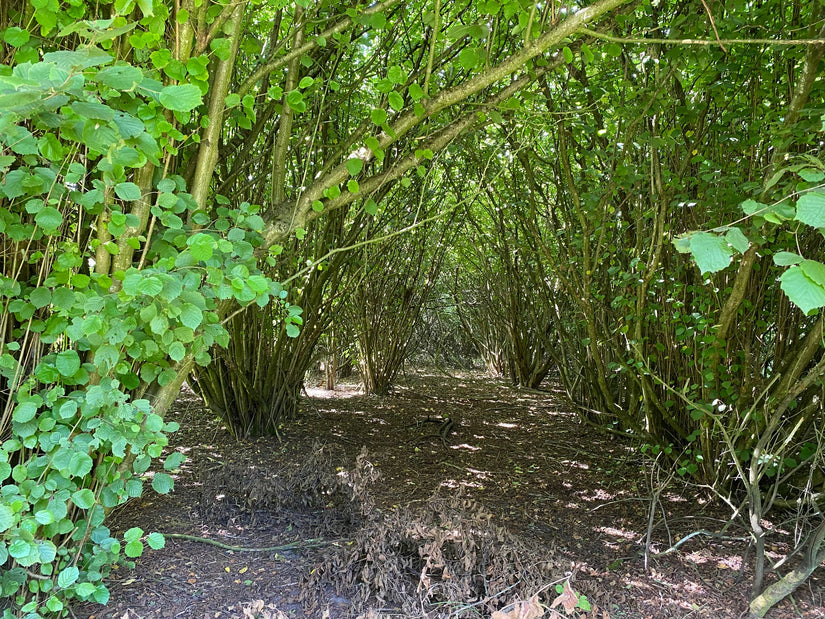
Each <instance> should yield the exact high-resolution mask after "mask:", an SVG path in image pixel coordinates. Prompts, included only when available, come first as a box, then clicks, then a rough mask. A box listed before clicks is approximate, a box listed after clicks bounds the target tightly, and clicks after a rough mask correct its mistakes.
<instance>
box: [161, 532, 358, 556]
mask: <svg viewBox="0 0 825 619" xmlns="http://www.w3.org/2000/svg"><path fill="white" fill-rule="evenodd" d="M163 537H166V538H172V539H183V540H186V541H189V542H199V543H201V544H209V545H210V546H217V547H218V548H223V549H224V550H231V551H233V552H278V551H280V550H295V549H298V548H322V547H323V546H331V545H334V544H337V543H339V542H342V541H346V540H340V539H335V540H330V541H324V540H322V539H321V538H320V537H316V538H313V539H308V540H297V541H294V542H289V543H288V544H281V545H280V546H265V547H262V548H248V547H246V546H230V545H229V544H224V543H223V542H218V541H216V540H214V539H209V538H208V537H198V536H197V535H186V534H184V533H164V534H163Z"/></svg>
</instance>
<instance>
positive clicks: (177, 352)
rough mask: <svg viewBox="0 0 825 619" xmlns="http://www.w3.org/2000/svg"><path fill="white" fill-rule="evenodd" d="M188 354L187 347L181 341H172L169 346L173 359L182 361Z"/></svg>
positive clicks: (170, 355)
mask: <svg viewBox="0 0 825 619" xmlns="http://www.w3.org/2000/svg"><path fill="white" fill-rule="evenodd" d="M185 356H186V347H185V346H184V345H183V344H181V343H180V342H172V344H171V345H170V346H169V357H170V358H171V359H172V361H176V362H177V361H180V360H181V359H183V358H184V357H185Z"/></svg>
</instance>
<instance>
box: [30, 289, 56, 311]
mask: <svg viewBox="0 0 825 619" xmlns="http://www.w3.org/2000/svg"><path fill="white" fill-rule="evenodd" d="M29 302H30V303H31V304H32V305H34V306H35V307H36V308H37V309H40V308H41V307H46V306H47V305H49V303H51V302H52V291H51V290H49V289H48V288H42V287H41V288H35V289H34V290H32V291H31V292H30V293H29Z"/></svg>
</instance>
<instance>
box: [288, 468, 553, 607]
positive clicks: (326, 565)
mask: <svg viewBox="0 0 825 619" xmlns="http://www.w3.org/2000/svg"><path fill="white" fill-rule="evenodd" d="M357 468H358V467H356V470H357ZM362 479H363V477H362ZM362 513H363V515H364V518H363V520H362V525H361V526H360V527H359V528H358V529H357V530H355V531H354V532H353V534H352V535H351V537H352V538H354V541H353V542H352V543H351V544H349V545H348V546H347V547H339V548H334V549H330V550H329V551H328V552H326V553H325V556H324V558H323V560H322V562H321V563H320V565H319V566H318V567H317V568H316V569H315V570H313V571H312V572H311V573H310V574H309V575H308V576H307V579H306V583H305V587H304V603H305V605H306V606H307V608H308V609H309V610H310V611H311V610H313V609H315V608H317V606H318V605H319V604H320V602H321V600H320V599H319V597H318V595H319V592H323V591H325V590H327V589H328V588H329V587H332V588H334V589H335V591H336V592H337V593H339V594H346V595H348V596H351V600H352V609H353V612H362V611H363V609H365V608H366V607H367V606H368V605H369V604H370V603H372V602H375V601H377V603H378V604H379V605H381V606H383V607H387V608H391V609H393V610H394V611H395V612H400V613H402V614H403V615H404V616H407V617H422V616H426V617H447V616H455V617H460V616H467V617H474V616H479V613H480V612H481V611H484V612H485V613H489V612H492V611H495V610H496V609H497V608H501V607H503V606H505V605H506V604H507V603H509V602H511V601H512V600H514V599H519V598H524V597H528V596H529V595H530V592H532V591H536V590H538V589H540V588H541V587H542V585H543V584H544V583H546V582H548V580H550V578H551V574H552V573H553V571H554V567H556V566H555V565H554V561H553V553H552V551H551V550H550V549H546V548H542V549H539V548H536V547H535V546H532V547H531V546H529V545H528V544H527V543H526V542H525V541H524V540H522V539H520V538H519V537H518V536H516V535H513V534H512V533H509V532H508V531H506V530H505V529H503V528H502V527H499V526H496V525H495V524H494V523H493V516H492V514H491V513H489V512H487V511H486V510H485V509H484V507H483V506H482V505H480V504H479V503H478V502H476V501H474V500H471V499H467V498H462V497H461V496H449V497H442V496H434V497H432V498H431V499H430V500H428V501H426V502H425V503H424V504H421V505H418V506H415V507H411V506H407V507H398V508H395V509H393V510H391V511H389V512H387V513H382V512H380V511H378V510H377V509H375V508H374V507H373V506H371V505H368V504H364V505H363V511H362Z"/></svg>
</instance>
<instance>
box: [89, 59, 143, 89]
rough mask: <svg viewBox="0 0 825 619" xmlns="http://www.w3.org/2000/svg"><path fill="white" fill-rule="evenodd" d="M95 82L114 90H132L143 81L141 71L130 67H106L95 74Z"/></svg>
mask: <svg viewBox="0 0 825 619" xmlns="http://www.w3.org/2000/svg"><path fill="white" fill-rule="evenodd" d="M95 80H97V81H98V82H101V83H103V84H105V85H106V86H108V87H109V88H114V89H115V90H132V89H133V88H134V87H135V86H137V85H138V84H140V83H141V82H142V81H143V71H141V70H140V69H138V68H137V67H133V66H132V65H117V66H114V67H106V68H105V69H102V70H100V71H98V72H97V75H95Z"/></svg>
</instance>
